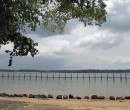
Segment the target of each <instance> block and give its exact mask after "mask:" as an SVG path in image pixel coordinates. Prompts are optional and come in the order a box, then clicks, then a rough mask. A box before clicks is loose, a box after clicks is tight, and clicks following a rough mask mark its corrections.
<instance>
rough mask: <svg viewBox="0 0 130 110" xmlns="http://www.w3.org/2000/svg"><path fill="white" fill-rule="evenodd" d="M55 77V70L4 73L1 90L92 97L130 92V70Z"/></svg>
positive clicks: (126, 94)
mask: <svg viewBox="0 0 130 110" xmlns="http://www.w3.org/2000/svg"><path fill="white" fill-rule="evenodd" d="M2 74H3V77H2ZM8 75H9V77H8ZM30 75H31V76H30ZM41 75H42V77H41ZM71 75H72V78H71ZM13 76H14V77H13ZM77 76H78V78H77ZM83 76H84V77H83ZM101 76H102V78H101ZM107 76H108V77H107ZM113 76H114V77H115V78H113ZM54 77H55V78H53V73H48V74H47V73H11V72H10V73H6V72H5V73H2V72H1V73H0V93H3V92H5V93H9V94H14V93H18V94H22V93H27V94H30V93H32V94H46V95H48V94H53V95H55V96H56V95H58V94H61V95H64V94H67V95H68V94H70V93H71V94H73V95H75V96H86V95H87V96H91V95H93V94H97V95H104V96H110V95H113V96H128V95H130V74H129V73H126V74H125V73H122V74H119V73H115V74H113V73H108V74H107V73H90V76H89V74H88V73H85V74H83V73H78V74H77V73H66V78H65V73H60V74H59V73H55V74H54ZM59 77H60V78H59ZM126 77H127V78H126Z"/></svg>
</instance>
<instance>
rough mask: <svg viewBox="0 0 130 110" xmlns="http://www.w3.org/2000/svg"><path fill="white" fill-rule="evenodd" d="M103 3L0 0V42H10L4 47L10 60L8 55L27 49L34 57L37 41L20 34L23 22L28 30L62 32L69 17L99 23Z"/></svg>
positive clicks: (96, 0)
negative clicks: (38, 27) (12, 45)
mask: <svg viewBox="0 0 130 110" xmlns="http://www.w3.org/2000/svg"><path fill="white" fill-rule="evenodd" d="M105 7H106V4H105V2H104V0H0V45H1V46H3V45H6V44H8V43H10V42H12V43H13V44H14V47H13V50H11V51H10V50H7V51H6V53H9V54H10V56H11V57H10V61H12V56H26V55H28V54H29V53H30V54H31V56H32V57H34V56H35V55H36V54H37V53H38V50H37V49H36V46H38V43H35V42H34V41H33V40H32V39H31V38H28V37H27V36H24V35H23V33H24V32H25V31H26V30H25V27H26V26H27V27H29V28H30V29H31V30H32V31H35V30H36V28H37V26H40V27H41V28H43V29H45V30H47V31H51V32H54V31H57V32H63V31H64V27H65V25H66V23H67V21H68V20H70V19H77V20H79V21H80V22H83V23H84V25H85V26H87V25H99V26H101V24H102V23H104V22H106V14H107V13H106V10H105ZM10 65H11V63H10ZM10 65H9V66H10Z"/></svg>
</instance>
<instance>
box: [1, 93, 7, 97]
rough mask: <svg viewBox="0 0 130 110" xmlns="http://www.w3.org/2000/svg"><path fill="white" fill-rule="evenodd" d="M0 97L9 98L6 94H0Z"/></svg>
mask: <svg viewBox="0 0 130 110" xmlns="http://www.w3.org/2000/svg"><path fill="white" fill-rule="evenodd" d="M0 97H9V94H6V93H0Z"/></svg>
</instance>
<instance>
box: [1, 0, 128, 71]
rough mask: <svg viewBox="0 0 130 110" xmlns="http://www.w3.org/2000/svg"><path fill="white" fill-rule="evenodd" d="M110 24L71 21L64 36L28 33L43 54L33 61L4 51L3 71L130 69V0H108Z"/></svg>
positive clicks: (2, 59) (108, 21) (38, 31)
mask: <svg viewBox="0 0 130 110" xmlns="http://www.w3.org/2000/svg"><path fill="white" fill-rule="evenodd" d="M107 12H108V14H107V22H106V23H104V24H103V25H102V26H101V27H96V26H87V27H84V25H83V24H82V23H79V22H77V21H76V20H71V21H69V22H68V24H67V26H66V28H65V32H64V34H60V35H57V34H54V35H49V34H46V32H45V31H43V30H40V29H38V30H37V31H36V32H34V33H32V32H28V33H27V36H29V37H32V38H33V39H34V40H35V41H36V42H38V43H39V46H38V49H39V51H40V53H39V54H38V55H37V56H36V57H35V58H32V57H31V56H27V57H14V59H13V66H12V67H8V60H9V56H8V55H7V54H5V52H4V51H5V50H6V49H7V48H8V49H9V48H10V49H11V48H12V46H11V45H7V46H2V48H1V50H0V69H40V70H48V69H51V70H54V69H129V68H130V48H129V47H130V0H108V1H107Z"/></svg>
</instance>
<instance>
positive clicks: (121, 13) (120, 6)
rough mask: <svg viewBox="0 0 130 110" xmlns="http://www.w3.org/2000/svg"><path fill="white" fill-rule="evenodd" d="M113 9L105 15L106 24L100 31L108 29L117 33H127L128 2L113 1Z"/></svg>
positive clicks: (129, 25) (129, 2)
mask: <svg viewBox="0 0 130 110" xmlns="http://www.w3.org/2000/svg"><path fill="white" fill-rule="evenodd" d="M112 3H113V7H112V8H111V9H110V10H111V11H110V12H108V14H107V22H106V23H104V24H103V26H102V27H101V28H102V29H105V28H106V29H109V30H111V31H116V32H119V33H122V32H128V31H129V29H130V1H127V0H126V1H123V0H119V1H118V0H114V1H112Z"/></svg>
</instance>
